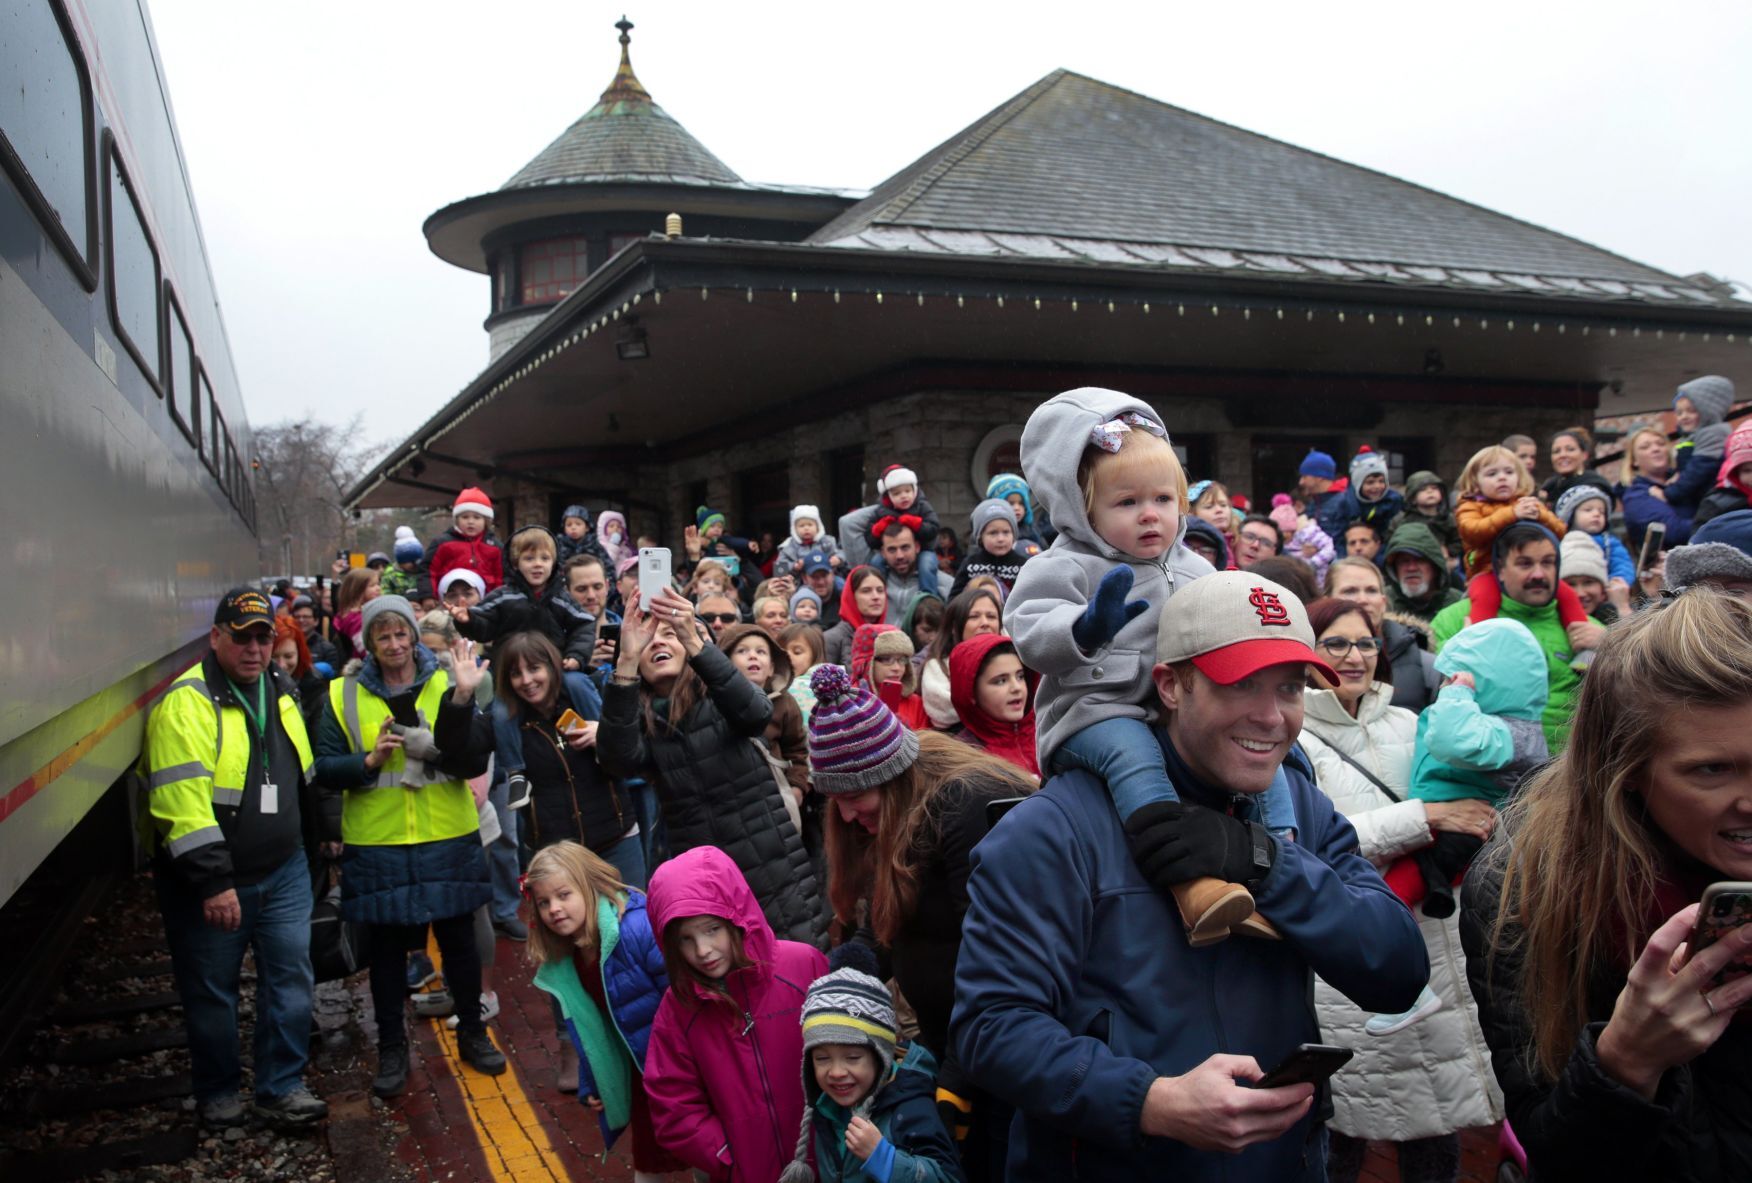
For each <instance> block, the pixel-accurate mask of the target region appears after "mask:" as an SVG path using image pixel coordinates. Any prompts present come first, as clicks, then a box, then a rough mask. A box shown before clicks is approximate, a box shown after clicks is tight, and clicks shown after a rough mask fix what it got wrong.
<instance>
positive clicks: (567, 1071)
mask: <svg viewBox="0 0 1752 1183" xmlns="http://www.w3.org/2000/svg"><path fill="white" fill-rule="evenodd" d="M559 1087H560V1091H561V1092H562V1093H575V1092H577V1091H578V1049H577V1048H575V1047H573V1046H572V1038H571V1036H569V1035H567V1034H566V1033H565V1032H564V1031H562V1032H560V1071H559Z"/></svg>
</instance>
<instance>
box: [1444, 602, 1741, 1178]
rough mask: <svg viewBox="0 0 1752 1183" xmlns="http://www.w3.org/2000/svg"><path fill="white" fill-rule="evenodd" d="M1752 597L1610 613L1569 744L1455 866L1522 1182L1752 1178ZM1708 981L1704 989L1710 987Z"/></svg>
mask: <svg viewBox="0 0 1752 1183" xmlns="http://www.w3.org/2000/svg"><path fill="white" fill-rule="evenodd" d="M1724 880H1727V881H1746V880H1752V608H1749V607H1748V606H1747V605H1745V604H1744V603H1742V602H1740V601H1739V600H1736V599H1733V598H1731V597H1728V596H1725V595H1722V594H1720V593H1718V592H1714V591H1711V590H1708V589H1705V588H1693V589H1691V590H1689V591H1686V592H1685V593H1684V594H1683V595H1680V596H1679V597H1678V598H1676V599H1674V600H1672V601H1670V602H1669V603H1668V604H1667V605H1666V606H1665V607H1661V608H1656V609H1651V610H1649V611H1646V612H1642V613H1639V614H1637V615H1636V616H1634V617H1632V618H1631V619H1630V620H1629V621H1626V622H1623V623H1620V624H1619V625H1618V626H1617V627H1616V628H1614V629H1613V630H1612V631H1611V632H1610V633H1609V634H1608V635H1607V639H1606V642H1605V643H1604V644H1603V645H1601V646H1600V649H1599V651H1598V654H1597V656H1596V657H1595V660H1594V664H1593V667H1592V668H1591V669H1590V670H1589V671H1588V676H1587V679H1586V680H1585V681H1584V682H1583V684H1582V692H1581V695H1580V697H1579V699H1578V701H1577V704H1576V715H1575V724H1574V729H1573V731H1572V732H1571V735H1570V741H1569V745H1568V746H1567V747H1566V748H1565V749H1564V752H1563V754H1562V755H1560V756H1559V757H1558V758H1557V759H1556V760H1555V761H1553V762H1552V763H1551V764H1549V765H1547V766H1546V767H1545V768H1544V769H1542V770H1541V771H1540V772H1538V773H1536V774H1535V775H1534V777H1533V778H1532V780H1530V781H1529V782H1528V784H1527V785H1526V787H1525V788H1524V789H1523V790H1522V792H1521V794H1520V796H1519V798H1518V799H1517V800H1516V801H1515V803H1514V804H1513V805H1511V806H1510V807H1509V809H1508V811H1507V813H1506V814H1505V816H1504V819H1503V825H1502V829H1501V830H1500V831H1499V833H1498V836H1497V838H1496V840H1495V841H1494V842H1493V843H1492V844H1491V845H1489V846H1487V847H1486V848H1485V851H1484V853H1483V854H1481V855H1480V856H1479V858H1478V859H1477V860H1475V861H1474V863H1473V864H1472V869H1471V871H1470V872H1469V873H1468V875H1467V879H1466V889H1465V893H1464V903H1463V908H1462V915H1461V938H1462V941H1463V943H1464V945H1465V948H1466V957H1467V976H1468V978H1469V979H1470V981H1471V985H1472V993H1473V996H1474V997H1475V998H1476V999H1477V1002H1478V1011H1479V1019H1480V1021H1481V1022H1482V1024H1483V1026H1484V1032H1485V1037H1486V1039H1487V1040H1488V1042H1489V1043H1490V1047H1491V1054H1492V1059H1493V1062H1494V1066H1495V1069H1496V1076H1497V1080H1498V1082H1499V1083H1500V1084H1501V1085H1502V1089H1503V1097H1504V1102H1505V1107H1506V1109H1507V1112H1508V1118H1509V1122H1510V1124H1511V1126H1512V1127H1513V1129H1514V1131H1515V1134H1516V1135H1517V1136H1518V1137H1519V1139H1520V1141H1521V1143H1522V1145H1523V1146H1524V1147H1525V1148H1526V1151H1527V1157H1528V1166H1529V1170H1530V1173H1531V1174H1532V1176H1533V1177H1534V1178H1537V1179H1539V1180H1541V1181H1542V1183H1547V1181H1550V1180H1565V1179H1576V1180H1582V1179H1662V1180H1678V1179H1683V1180H1706V1181H1716V1180H1721V1181H1724V1183H1725V1181H1727V1180H1745V1179H1749V1178H1752V1023H1749V1022H1746V1021H1743V1016H1741V1015H1740V1014H1739V1013H1738V1011H1739V1009H1740V1008H1741V1007H1743V1006H1744V1005H1745V1004H1746V1003H1747V1002H1748V1001H1752V975H1742V976H1737V977H1736V976H1731V975H1732V974H1733V972H1734V971H1733V970H1730V971H1729V974H1730V976H1729V977H1727V979H1726V980H1725V981H1722V980H1721V979H1719V978H1718V974H1719V972H1720V971H1722V970H1723V969H1724V967H1727V966H1728V965H1729V963H1730V962H1733V961H1736V960H1744V959H1746V958H1747V957H1748V956H1749V954H1752V925H1748V926H1745V927H1741V928H1738V929H1736V930H1733V931H1731V932H1729V933H1728V935H1726V936H1725V937H1723V938H1722V939H1721V940H1720V941H1718V942H1717V943H1715V944H1714V945H1712V946H1710V947H1708V948H1705V949H1702V950H1700V951H1698V952H1696V954H1695V956H1693V955H1692V949H1691V943H1692V932H1693V929H1694V926H1695V924H1696V921H1697V912H1698V903H1697V902H1698V900H1699V899H1700V898H1702V896H1703V893H1704V891H1705V889H1706V888H1708V887H1709V886H1710V885H1711V884H1712V883H1717V882H1720V881H1724ZM1718 983H1719V984H1718Z"/></svg>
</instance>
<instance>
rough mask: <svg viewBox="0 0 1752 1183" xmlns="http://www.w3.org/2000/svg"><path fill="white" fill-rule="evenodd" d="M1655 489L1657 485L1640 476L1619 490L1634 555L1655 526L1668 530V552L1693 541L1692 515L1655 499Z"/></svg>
mask: <svg viewBox="0 0 1752 1183" xmlns="http://www.w3.org/2000/svg"><path fill="white" fill-rule="evenodd" d="M1654 487H1655V482H1653V481H1651V480H1650V479H1649V478H1648V477H1646V476H1643V475H1641V474H1640V473H1639V474H1638V475H1637V477H1636V479H1634V480H1633V481H1631V482H1630V484H1628V485H1624V486H1621V487H1620V488H1619V490H1618V497H1619V500H1621V501H1622V502H1623V503H1624V536H1625V538H1627V539H1628V540H1629V541H1630V549H1631V550H1633V551H1640V550H1641V549H1642V541H1643V535H1644V534H1645V533H1647V532H1648V528H1649V526H1650V525H1652V524H1653V523H1655V522H1660V523H1661V524H1662V525H1663V526H1666V527H1667V539H1666V541H1665V542H1664V543H1662V546H1663V547H1665V548H1666V549H1667V550H1672V549H1673V548H1674V547H1675V546H1684V545H1685V544H1686V542H1688V541H1689V540H1690V538H1691V515H1690V514H1688V513H1686V514H1681V513H1680V512H1679V511H1677V510H1676V509H1674V508H1673V506H1672V505H1671V504H1670V503H1669V502H1666V501H1662V500H1661V499H1660V498H1658V497H1655V496H1654V495H1652V494H1651V493H1650V492H1649V490H1650V489H1652V488H1654ZM1663 491H1664V490H1663Z"/></svg>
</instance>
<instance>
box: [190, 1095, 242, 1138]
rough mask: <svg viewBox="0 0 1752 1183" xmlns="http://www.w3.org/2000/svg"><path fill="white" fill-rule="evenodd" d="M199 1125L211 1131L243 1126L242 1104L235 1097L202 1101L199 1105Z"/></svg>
mask: <svg viewBox="0 0 1752 1183" xmlns="http://www.w3.org/2000/svg"><path fill="white" fill-rule="evenodd" d="M199 1109H200V1111H201V1124H202V1125H204V1126H208V1127H210V1128H212V1129H216V1130H223V1129H229V1128H230V1127H232V1126H234V1125H242V1124H243V1102H242V1101H241V1100H240V1099H239V1098H238V1097H236V1096H235V1095H233V1096H230V1097H220V1098H219V1099H218V1100H217V1101H202V1102H201V1103H200V1105H199Z"/></svg>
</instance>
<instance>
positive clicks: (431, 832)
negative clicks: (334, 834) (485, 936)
mask: <svg viewBox="0 0 1752 1183" xmlns="http://www.w3.org/2000/svg"><path fill="white" fill-rule="evenodd" d="M361 635H362V636H363V638H364V644H365V656H364V658H363V659H361V660H358V661H354V662H351V663H349V664H348V666H347V668H346V670H345V672H344V674H343V676H342V677H340V678H337V679H336V680H335V681H334V682H332V683H330V685H329V696H328V703H327V704H326V707H325V709H324V711H323V717H322V722H321V724H320V725H319V727H318V730H317V740H316V777H317V780H318V781H319V782H320V783H321V784H322V785H323V787H324V788H325V789H326V790H328V791H329V792H342V793H344V797H343V803H342V807H341V841H342V843H343V853H342V855H341V914H342V916H343V917H344V918H345V919H347V920H351V921H356V922H360V923H364V924H367V925H370V926H371V927H370V948H371V1001H372V1005H373V1007H374V1009H375V1010H376V1013H377V1055H378V1073H377V1078H376V1079H375V1080H374V1081H373V1082H372V1088H373V1089H374V1090H375V1091H376V1092H377V1093H378V1095H379V1096H395V1095H396V1094H398V1093H400V1092H401V1091H402V1090H403V1089H404V1088H405V1087H406V1086H407V1074H408V1043H407V1032H406V1031H405V1030H404V1028H403V1013H402V1012H403V1006H404V1000H405V998H406V994H407V953H408V950H409V949H412V948H419V947H423V944H424V941H425V929H426V926H427V925H428V924H429V925H431V926H432V933H433V935H434V936H435V937H436V938H437V940H438V949H439V951H440V953H441V954H442V956H443V960H444V977H445V981H446V983H447V984H448V986H449V988H450V992H451V995H452V997H454V998H455V1000H456V1014H457V1016H458V1018H457V1044H458V1048H459V1050H460V1051H461V1053H462V1058H463V1059H464V1060H466V1061H467V1062H468V1063H469V1064H471V1065H473V1066H474V1067H475V1068H477V1069H479V1070H480V1071H482V1072H488V1073H492V1074H493V1075H498V1074H499V1073H501V1072H503V1071H505V1057H504V1055H503V1054H501V1053H500V1052H499V1050H498V1049H497V1048H495V1047H494V1046H493V1041H492V1039H491V1038H490V1037H489V1036H488V1035H487V1031H486V1025H485V1023H483V1022H482V1020H481V1017H480V1014H481V1011H480V992H481V959H480V954H479V952H478V951H477V949H476V947H475V939H474V911H475V909H476V908H478V907H480V906H481V905H482V904H484V903H486V902H487V899H488V897H489V896H490V895H491V894H492V885H491V881H490V879H489V878H488V871H487V860H486V856H485V854H484V853H483V851H482V848H481V841H480V834H479V828H480V822H479V818H478V814H477V812H476V809H475V801H474V796H473V794H472V793H470V791H469V787H468V778H469V777H471V776H479V775H480V774H481V773H482V772H484V771H485V770H486V767H487V758H488V756H489V755H490V754H491V753H492V750H493V728H492V723H491V721H490V720H489V719H488V718H487V717H486V716H485V715H483V714H481V713H480V712H479V711H477V710H475V707H474V692H475V687H476V686H477V685H479V684H480V682H481V678H482V675H483V674H484V672H485V664H484V663H481V664H477V663H476V660H475V655H474V647H473V645H472V644H470V643H469V642H466V641H460V640H459V641H458V642H457V643H456V644H455V646H454V647H453V648H452V649H451V654H452V656H453V657H454V659H455V660H454V662H453V666H452V669H451V670H449V671H446V670H444V669H442V668H440V667H439V664H438V658H437V656H436V655H435V654H434V653H433V652H432V651H431V650H430V649H427V648H426V647H425V646H424V645H422V644H420V642H419V635H420V634H419V625H418V623H417V622H416V619H415V616H414V610H413V608H412V607H411V606H410V605H409V604H408V602H407V600H406V599H404V598H403V597H401V596H379V597H378V598H376V599H374V600H371V601H370V602H368V603H367V604H366V605H365V608H364V620H363V623H362V629H361Z"/></svg>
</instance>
